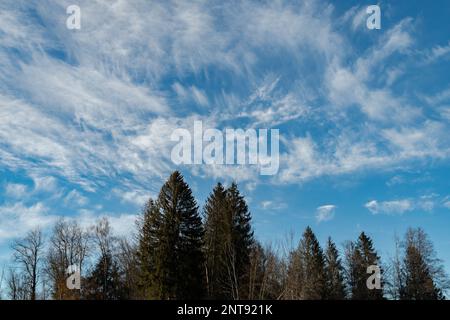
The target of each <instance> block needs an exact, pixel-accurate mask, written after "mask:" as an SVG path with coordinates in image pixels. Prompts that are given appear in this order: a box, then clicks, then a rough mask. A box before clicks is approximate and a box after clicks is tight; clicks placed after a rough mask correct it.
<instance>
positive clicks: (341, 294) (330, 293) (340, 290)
mask: <svg viewBox="0 0 450 320" xmlns="http://www.w3.org/2000/svg"><path fill="white" fill-rule="evenodd" d="M325 262H326V264H325V272H326V276H327V299H331V300H343V299H345V285H344V276H343V267H342V263H341V259H340V258H339V252H338V250H337V249H336V245H335V244H334V242H333V241H332V240H331V238H328V242H327V249H326V252H325Z"/></svg>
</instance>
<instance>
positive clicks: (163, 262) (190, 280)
mask: <svg viewBox="0 0 450 320" xmlns="http://www.w3.org/2000/svg"><path fill="white" fill-rule="evenodd" d="M158 206H159V207H160V210H161V214H162V217H161V226H160V228H159V245H158V263H157V265H156V275H157V278H158V281H159V284H160V285H159V288H160V298H161V299H195V298H201V297H202V296H204V294H205V285H204V282H205V281H204V280H205V275H204V274H205V273H204V256H203V251H202V249H203V233H204V231H203V225H202V220H201V217H200V215H199V213H198V207H197V204H196V201H195V199H194V197H193V196H192V191H191V189H190V188H189V186H188V185H187V183H186V182H185V181H184V179H183V176H182V175H181V173H180V172H178V171H175V172H174V173H172V175H171V176H170V177H169V179H168V180H167V182H166V183H165V184H164V185H163V187H162V188H161V191H160V193H159V197H158Z"/></svg>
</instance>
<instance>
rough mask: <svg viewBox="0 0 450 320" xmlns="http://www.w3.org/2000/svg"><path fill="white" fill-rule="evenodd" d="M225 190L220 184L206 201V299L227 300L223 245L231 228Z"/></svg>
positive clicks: (227, 291)
mask: <svg viewBox="0 0 450 320" xmlns="http://www.w3.org/2000/svg"><path fill="white" fill-rule="evenodd" d="M227 213H228V211H227V198H226V190H225V188H224V187H223V186H222V184H221V183H218V184H217V186H216V187H215V188H214V189H213V191H212V193H211V194H210V196H209V197H208V199H207V200H206V204H205V207H204V215H205V238H204V244H205V256H206V266H205V269H206V282H207V289H208V298H210V299H228V298H230V294H229V290H227V288H228V285H227V278H226V274H227V271H226V270H227V268H226V263H227V262H226V259H225V243H226V241H227V234H229V232H230V230H231V228H230V223H228V222H227V216H228V215H227Z"/></svg>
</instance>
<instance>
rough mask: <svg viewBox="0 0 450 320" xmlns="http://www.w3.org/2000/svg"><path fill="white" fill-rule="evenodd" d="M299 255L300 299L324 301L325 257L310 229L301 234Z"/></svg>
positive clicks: (325, 285)
mask: <svg viewBox="0 0 450 320" xmlns="http://www.w3.org/2000/svg"><path fill="white" fill-rule="evenodd" d="M299 253H300V259H301V261H302V266H303V284H302V299H306V300H319V299H325V298H326V288H327V278H326V273H325V257H324V255H323V251H322V248H321V247H320V245H319V242H318V241H317V238H316V236H315V235H314V233H313V231H312V229H311V228H310V227H307V228H306V230H305V232H304V233H303V237H302V239H301V241H300V247H299Z"/></svg>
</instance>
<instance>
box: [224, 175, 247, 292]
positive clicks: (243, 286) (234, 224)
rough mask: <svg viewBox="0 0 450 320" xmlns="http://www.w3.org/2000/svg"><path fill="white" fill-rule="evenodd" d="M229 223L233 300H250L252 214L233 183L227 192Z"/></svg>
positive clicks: (229, 271)
mask: <svg viewBox="0 0 450 320" xmlns="http://www.w3.org/2000/svg"><path fill="white" fill-rule="evenodd" d="M226 199H227V210H228V223H229V225H231V232H230V234H229V240H231V241H227V242H226V244H227V248H226V253H227V259H228V261H229V270H228V274H229V278H230V281H231V283H232V284H233V291H232V292H233V298H234V299H246V298H248V287H249V285H248V284H249V271H250V270H249V268H250V253H251V250H252V246H253V244H254V238H253V231H252V227H251V214H250V211H249V210H248V206H247V203H246V201H245V199H244V197H243V196H242V195H241V194H240V192H239V189H238V186H237V184H236V183H232V184H231V186H230V187H229V188H228V189H227V192H226Z"/></svg>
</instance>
